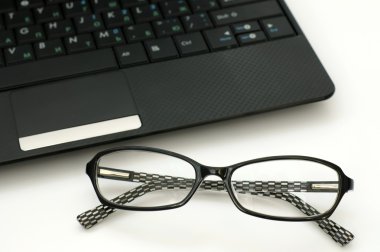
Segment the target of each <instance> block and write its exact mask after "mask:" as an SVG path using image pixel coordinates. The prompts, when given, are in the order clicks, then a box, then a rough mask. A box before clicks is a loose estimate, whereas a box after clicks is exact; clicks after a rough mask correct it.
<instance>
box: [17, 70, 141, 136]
mask: <svg viewBox="0 0 380 252" xmlns="http://www.w3.org/2000/svg"><path fill="white" fill-rule="evenodd" d="M31 97H32V99H31ZM11 100H12V105H13V109H14V112H15V118H16V123H17V129H18V133H19V136H20V137H25V136H30V135H35V134H39V133H44V132H50V131H54V130H59V129H65V128H70V127H75V126H80V125H85V124H90V123H95V122H101V121H105V120H111V119H116V118H120V117H125V116H130V115H136V114H137V111H136V107H135V104H134V102H133V98H132V97H131V94H130V91H129V87H128V84H127V83H126V80H125V78H124V76H123V74H121V73H120V71H115V72H110V73H103V74H97V75H92V76H87V77H81V78H76V79H73V80H63V81H60V82H56V83H54V84H45V85H40V86H36V87H30V88H25V89H20V90H16V91H13V92H12V93H11Z"/></svg>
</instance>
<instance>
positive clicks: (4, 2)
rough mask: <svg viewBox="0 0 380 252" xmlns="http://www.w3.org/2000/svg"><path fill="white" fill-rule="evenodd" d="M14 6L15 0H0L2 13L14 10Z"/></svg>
mask: <svg viewBox="0 0 380 252" xmlns="http://www.w3.org/2000/svg"><path fill="white" fill-rule="evenodd" d="M14 8H15V6H14V1H13V0H0V13H5V12H10V11H13V10H14Z"/></svg>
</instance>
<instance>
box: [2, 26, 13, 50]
mask: <svg viewBox="0 0 380 252" xmlns="http://www.w3.org/2000/svg"><path fill="white" fill-rule="evenodd" d="M14 45H16V40H15V37H14V35H13V32H12V31H11V30H5V31H0V48H3V47H10V46H14Z"/></svg>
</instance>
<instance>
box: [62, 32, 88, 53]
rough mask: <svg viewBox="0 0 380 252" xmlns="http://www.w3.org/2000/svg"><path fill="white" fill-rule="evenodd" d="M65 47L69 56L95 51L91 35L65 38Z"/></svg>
mask: <svg viewBox="0 0 380 252" xmlns="http://www.w3.org/2000/svg"><path fill="white" fill-rule="evenodd" d="M64 41H65V45H66V48H67V52H68V53H69V54H72V53H78V52H84V51H89V50H93V49H95V44H94V39H93V38H92V36H91V34H81V35H75V36H70V37H67V38H65V40H64Z"/></svg>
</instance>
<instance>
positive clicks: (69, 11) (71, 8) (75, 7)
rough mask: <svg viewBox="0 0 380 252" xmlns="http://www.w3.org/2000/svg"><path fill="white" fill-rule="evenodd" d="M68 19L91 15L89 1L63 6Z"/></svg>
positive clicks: (82, 0) (69, 2) (69, 3)
mask: <svg viewBox="0 0 380 252" xmlns="http://www.w3.org/2000/svg"><path fill="white" fill-rule="evenodd" d="M62 8H63V12H64V14H65V16H66V18H70V17H75V16H79V15H85V14H90V12H91V8H90V5H89V4H88V1H87V0H80V1H79V0H75V1H68V2H65V3H64V4H63V5H62Z"/></svg>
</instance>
